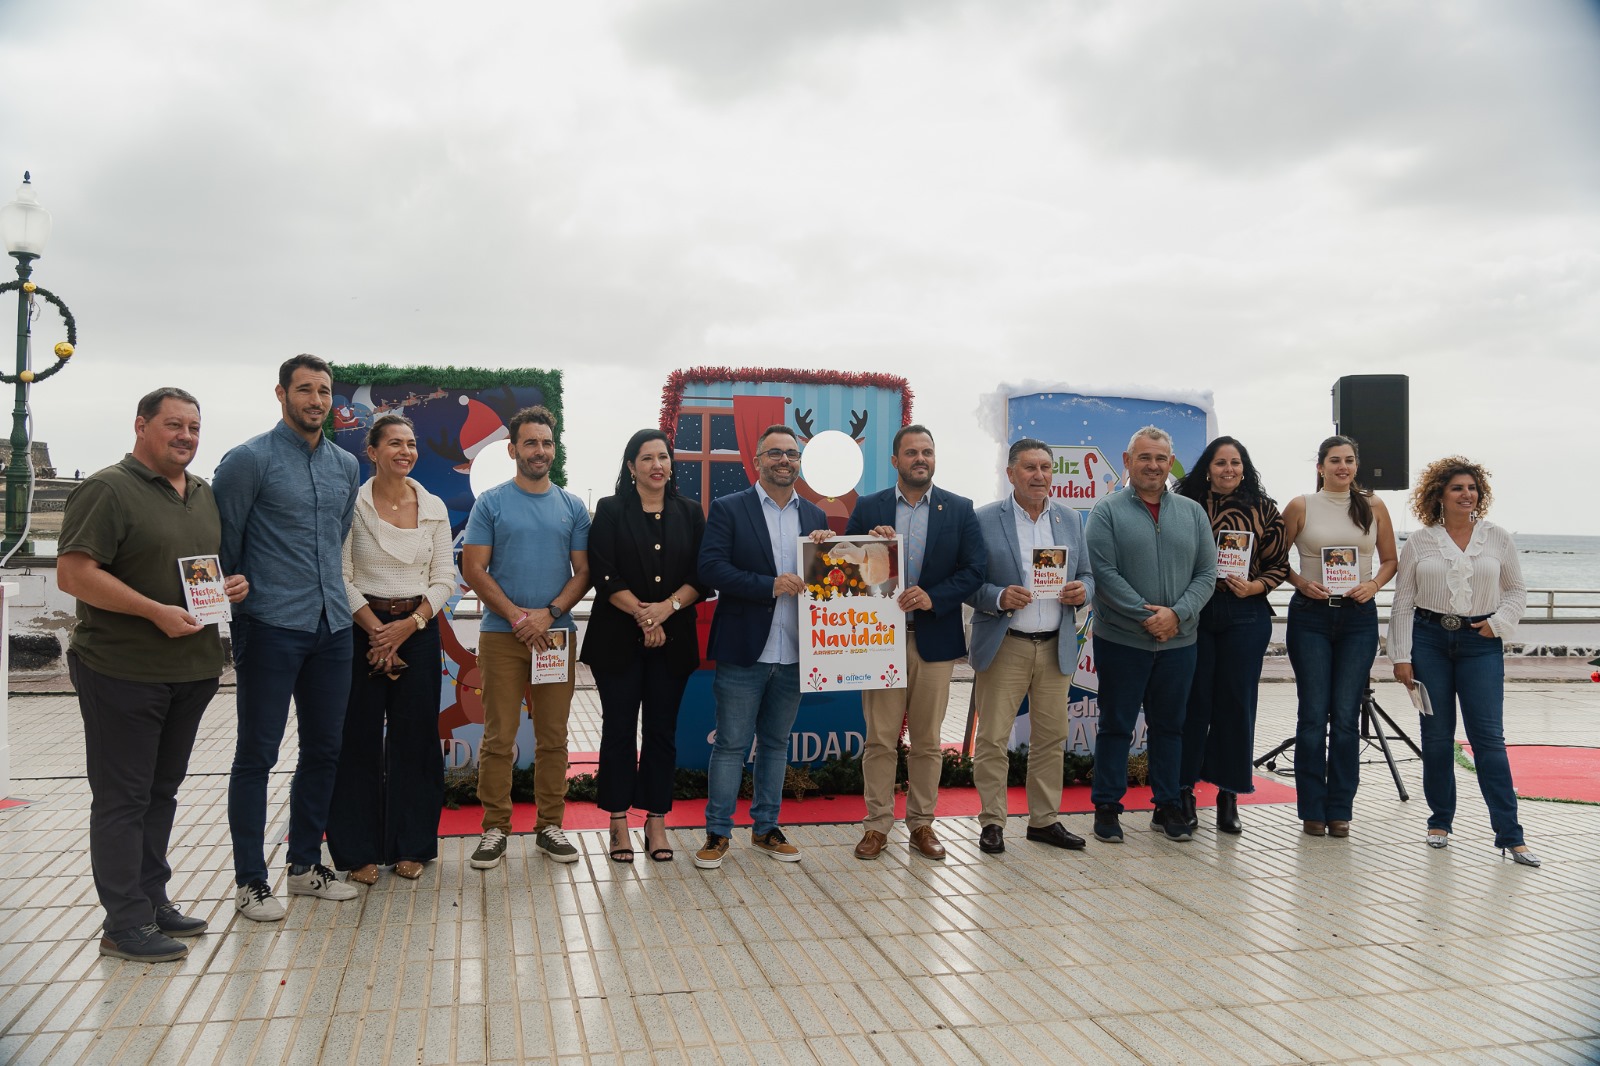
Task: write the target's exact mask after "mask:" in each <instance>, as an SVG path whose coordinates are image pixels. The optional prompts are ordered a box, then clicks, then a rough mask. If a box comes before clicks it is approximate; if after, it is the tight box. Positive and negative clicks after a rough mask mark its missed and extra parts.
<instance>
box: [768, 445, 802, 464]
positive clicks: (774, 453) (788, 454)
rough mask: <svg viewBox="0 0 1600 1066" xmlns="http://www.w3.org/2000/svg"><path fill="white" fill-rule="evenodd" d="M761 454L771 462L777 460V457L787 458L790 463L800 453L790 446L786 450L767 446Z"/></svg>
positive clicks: (798, 456)
mask: <svg viewBox="0 0 1600 1066" xmlns="http://www.w3.org/2000/svg"><path fill="white" fill-rule="evenodd" d="M761 454H762V455H765V456H766V457H767V458H768V459H771V460H772V461H773V462H777V461H778V460H779V459H787V460H789V461H790V462H791V463H792V462H794V461H795V460H796V459H798V458H800V453H799V452H797V451H795V450H794V449H793V448H790V449H789V450H788V451H784V450H783V449H782V448H768V449H767V450H766V451H764V452H762V453H761Z"/></svg>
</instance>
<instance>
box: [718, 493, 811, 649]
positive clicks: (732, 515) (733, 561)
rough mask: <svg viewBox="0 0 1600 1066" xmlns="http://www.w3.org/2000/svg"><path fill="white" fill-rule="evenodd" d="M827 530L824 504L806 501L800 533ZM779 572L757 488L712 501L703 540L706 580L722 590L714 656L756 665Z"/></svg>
mask: <svg viewBox="0 0 1600 1066" xmlns="http://www.w3.org/2000/svg"><path fill="white" fill-rule="evenodd" d="M797 499H798V497H797ZM827 528H828V516H827V515H825V514H823V513H822V508H820V507H818V506H817V505H816V504H814V503H812V502H811V501H809V500H805V499H801V500H800V537H801V538H802V539H804V537H805V536H806V534H808V533H810V532H811V531H812V530H813V529H827ZM777 576H778V568H777V566H776V565H775V563H774V561H773V558H772V538H771V537H770V536H769V535H768V533H767V519H766V516H765V515H763V514H762V513H761V497H760V495H759V494H758V493H757V492H756V487H755V486H754V485H751V486H750V487H749V488H747V489H745V490H744V491H742V492H736V493H734V494H733V495H731V496H723V497H722V498H721V499H717V500H712V501H711V513H710V514H709V515H707V516H706V532H705V537H704V539H702V540H701V542H700V580H701V581H704V582H705V583H706V584H707V585H710V586H711V587H713V588H715V589H716V590H717V610H716V613H715V614H714V615H712V616H711V636H710V638H709V639H707V641H706V655H707V656H708V657H709V658H712V659H715V660H718V661H726V662H728V663H730V664H732V665H734V666H754V665H755V664H756V661H757V660H758V659H760V658H761V649H762V648H765V647H766V646H767V637H768V636H769V635H770V633H771V631H772V611H773V608H774V607H775V606H776V605H777V602H778V601H777V599H776V598H775V597H774V596H773V595H772V582H773V579H775V578H776V577H777Z"/></svg>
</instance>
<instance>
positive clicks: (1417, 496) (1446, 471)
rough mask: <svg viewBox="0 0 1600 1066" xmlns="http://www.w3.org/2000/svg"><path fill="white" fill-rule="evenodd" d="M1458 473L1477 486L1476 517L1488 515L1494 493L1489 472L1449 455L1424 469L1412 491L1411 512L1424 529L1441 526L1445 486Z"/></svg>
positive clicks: (1456, 456) (1470, 461) (1470, 462)
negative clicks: (1440, 513) (1491, 488)
mask: <svg viewBox="0 0 1600 1066" xmlns="http://www.w3.org/2000/svg"><path fill="white" fill-rule="evenodd" d="M1458 474H1466V475H1468V476H1470V477H1471V478H1472V480H1473V481H1475V482H1476V483H1477V485H1478V506H1477V509H1476V510H1474V511H1473V512H1472V517H1473V518H1482V517H1483V516H1484V515H1486V514H1488V513H1489V504H1490V502H1491V501H1492V500H1493V499H1494V493H1493V492H1491V491H1490V490H1489V471H1487V470H1485V469H1484V468H1483V467H1481V466H1479V465H1478V464H1477V463H1474V462H1473V461H1472V460H1470V459H1468V458H1466V457H1465V456H1462V455H1447V456H1445V457H1444V458H1443V459H1435V460H1434V461H1433V462H1431V463H1429V464H1428V465H1427V466H1425V467H1423V469H1422V473H1421V474H1420V475H1418V477H1417V487H1416V488H1414V489H1412V490H1411V513H1412V514H1414V515H1416V516H1417V521H1419V522H1421V523H1422V524H1423V525H1425V526H1435V525H1438V524H1439V511H1440V508H1441V507H1442V506H1443V504H1444V490H1445V486H1447V485H1449V484H1450V479H1451V478H1454V477H1456V476H1457V475H1458Z"/></svg>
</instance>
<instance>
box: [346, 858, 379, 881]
mask: <svg viewBox="0 0 1600 1066" xmlns="http://www.w3.org/2000/svg"><path fill="white" fill-rule="evenodd" d="M345 877H346V878H348V879H349V880H351V881H354V882H355V883H356V884H358V885H375V884H377V883H378V864H377V863H372V862H369V863H367V864H366V865H365V866H357V867H356V868H355V869H354V870H351V871H350V872H349V873H347V874H345Z"/></svg>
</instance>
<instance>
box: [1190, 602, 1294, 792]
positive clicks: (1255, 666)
mask: <svg viewBox="0 0 1600 1066" xmlns="http://www.w3.org/2000/svg"><path fill="white" fill-rule="evenodd" d="M1195 638H1196V639H1195V645H1194V647H1195V663H1194V685H1193V686H1192V687H1191V688H1190V689H1189V709H1188V712H1187V713H1186V714H1185V715H1184V719H1183V765H1182V767H1181V768H1180V769H1179V771H1178V784H1180V785H1182V786H1184V787H1186V788H1187V787H1190V786H1192V785H1194V783H1195V782H1196V781H1209V782H1210V783H1211V784H1213V785H1216V786H1217V787H1218V788H1219V789H1221V790H1223V791H1224V792H1254V791H1255V790H1256V785H1255V772H1254V767H1252V766H1251V760H1252V759H1253V758H1254V752H1255V746H1256V695H1257V693H1258V692H1259V691H1260V689H1261V659H1262V657H1263V656H1265V655H1266V653H1267V642H1268V641H1270V640H1271V639H1272V608H1271V607H1269V606H1267V598H1266V597H1265V596H1246V597H1244V598H1243V599H1241V598H1240V597H1238V596H1235V595H1234V594H1233V593H1232V592H1229V591H1228V590H1227V589H1226V588H1218V589H1217V591H1216V594H1215V595H1214V596H1212V597H1211V599H1210V600H1208V601H1206V605H1205V608H1204V609H1203V610H1202V611H1201V612H1200V626H1199V628H1198V630H1197V631H1196V633H1195Z"/></svg>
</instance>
